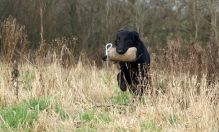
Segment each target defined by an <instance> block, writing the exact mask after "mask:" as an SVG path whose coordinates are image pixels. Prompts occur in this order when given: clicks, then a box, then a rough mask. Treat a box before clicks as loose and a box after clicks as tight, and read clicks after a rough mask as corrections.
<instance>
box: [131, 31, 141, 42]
mask: <svg viewBox="0 0 219 132" xmlns="http://www.w3.org/2000/svg"><path fill="white" fill-rule="evenodd" d="M132 35H133V40H134V42H138V41H139V40H140V38H139V33H138V32H136V31H132Z"/></svg>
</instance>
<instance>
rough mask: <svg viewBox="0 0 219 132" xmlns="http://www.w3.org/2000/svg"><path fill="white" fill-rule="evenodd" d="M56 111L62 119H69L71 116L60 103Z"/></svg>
mask: <svg viewBox="0 0 219 132" xmlns="http://www.w3.org/2000/svg"><path fill="white" fill-rule="evenodd" d="M55 112H56V113H57V114H59V116H60V117H61V119H62V120H68V119H69V118H70V117H69V114H68V113H66V112H65V111H64V110H63V109H62V108H61V107H60V106H59V105H56V106H55Z"/></svg>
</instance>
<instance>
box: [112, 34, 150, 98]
mask: <svg viewBox="0 0 219 132" xmlns="http://www.w3.org/2000/svg"><path fill="white" fill-rule="evenodd" d="M115 46H116V51H117V53H119V54H124V53H125V52H126V51H127V50H128V48H130V47H136V48H137V59H136V61H135V62H119V66H120V72H119V73H118V75H117V81H118V85H119V87H120V89H121V90H122V91H126V90H127V89H128V90H129V91H130V92H131V93H132V94H134V95H136V96H141V95H142V94H143V92H144V89H145V88H146V87H147V86H148V84H149V83H150V76H149V75H148V71H149V69H150V55H149V53H148V51H147V49H146V48H145V46H144V44H143V42H142V41H141V40H140V38H139V34H138V33H137V32H135V31H129V30H120V31H118V32H117V35H116V40H115Z"/></svg>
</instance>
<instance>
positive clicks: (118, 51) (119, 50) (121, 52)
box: [116, 49, 124, 54]
mask: <svg viewBox="0 0 219 132" xmlns="http://www.w3.org/2000/svg"><path fill="white" fill-rule="evenodd" d="M116 51H117V53H119V54H124V50H123V49H117V50H116Z"/></svg>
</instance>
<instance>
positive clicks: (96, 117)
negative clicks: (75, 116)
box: [79, 111, 111, 123]
mask: <svg viewBox="0 0 219 132" xmlns="http://www.w3.org/2000/svg"><path fill="white" fill-rule="evenodd" d="M79 117H80V120H81V121H83V122H91V121H92V122H95V123H109V122H110V121H111V118H110V117H109V114H108V113H107V112H100V113H95V112H94V111H87V112H84V113H81V114H80V115H79Z"/></svg>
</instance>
